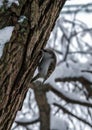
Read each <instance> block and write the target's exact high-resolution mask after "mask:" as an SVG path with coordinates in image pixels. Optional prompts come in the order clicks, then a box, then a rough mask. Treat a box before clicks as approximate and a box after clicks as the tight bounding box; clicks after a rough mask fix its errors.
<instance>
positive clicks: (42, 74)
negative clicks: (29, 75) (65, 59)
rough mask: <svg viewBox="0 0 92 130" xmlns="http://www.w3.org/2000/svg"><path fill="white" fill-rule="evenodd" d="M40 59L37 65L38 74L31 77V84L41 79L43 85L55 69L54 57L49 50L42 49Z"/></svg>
mask: <svg viewBox="0 0 92 130" xmlns="http://www.w3.org/2000/svg"><path fill="white" fill-rule="evenodd" d="M41 51H42V59H41V61H40V62H39V64H38V74H37V75H36V76H34V77H33V79H32V80H31V82H33V81H35V80H36V79H39V78H43V83H44V82H45V81H46V80H47V79H48V78H49V77H50V75H51V74H52V72H53V71H54V69H55V67H56V55H55V53H54V52H53V51H52V50H51V49H43V50H41Z"/></svg>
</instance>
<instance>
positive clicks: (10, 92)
mask: <svg viewBox="0 0 92 130" xmlns="http://www.w3.org/2000/svg"><path fill="white" fill-rule="evenodd" d="M39 1H40V0H39ZM39 1H38V0H19V5H16V4H15V3H13V4H12V6H11V7H9V8H8V9H7V7H6V6H7V4H5V3H4V5H3V6H2V7H1V9H0V28H3V27H5V26H14V31H13V33H12V36H11V39H10V41H9V42H8V43H6V45H5V47H4V51H3V55H2V57H1V59H0V130H10V128H11V126H12V123H13V121H14V119H15V116H16V113H17V111H18V110H19V108H20V107H21V106H22V103H23V100H24V97H25V94H26V92H27V90H28V87H29V83H30V80H31V78H32V76H33V73H34V71H35V69H36V67H37V64H38V61H39V59H40V57H41V53H40V50H41V49H42V48H43V47H44V46H45V45H46V42H47V40H48V38H49V35H50V32H51V30H52V29H53V27H54V24H55V21H56V19H57V17H58V15H59V13H60V10H61V8H62V7H63V5H64V3H65V1H66V0H54V1H53V2H52V0H41V2H39ZM20 16H25V18H24V20H23V21H22V22H18V20H19V19H20Z"/></svg>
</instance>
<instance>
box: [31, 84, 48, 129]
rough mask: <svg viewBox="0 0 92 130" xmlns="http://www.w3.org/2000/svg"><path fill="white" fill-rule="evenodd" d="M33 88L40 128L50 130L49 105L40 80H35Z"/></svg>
mask: <svg viewBox="0 0 92 130" xmlns="http://www.w3.org/2000/svg"><path fill="white" fill-rule="evenodd" d="M33 89H34V93H35V99H36V101H37V104H38V108H39V116H40V130H50V106H49V104H48V102H47V99H46V91H45V89H44V86H42V83H41V82H36V84H35V85H34V87H33Z"/></svg>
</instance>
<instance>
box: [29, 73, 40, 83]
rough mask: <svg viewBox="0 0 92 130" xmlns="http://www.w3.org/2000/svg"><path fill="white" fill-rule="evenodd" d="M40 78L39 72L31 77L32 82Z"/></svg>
mask: <svg viewBox="0 0 92 130" xmlns="http://www.w3.org/2000/svg"><path fill="white" fill-rule="evenodd" d="M38 78H40V75H39V73H38V74H37V75H36V76H34V77H33V78H32V79H31V81H30V82H34V81H35V80H37V79H38Z"/></svg>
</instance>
